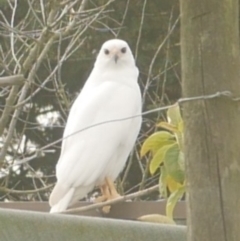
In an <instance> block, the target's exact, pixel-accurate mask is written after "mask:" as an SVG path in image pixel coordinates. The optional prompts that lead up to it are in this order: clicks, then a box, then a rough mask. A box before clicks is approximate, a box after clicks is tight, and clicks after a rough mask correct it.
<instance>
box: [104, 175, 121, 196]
mask: <svg viewBox="0 0 240 241" xmlns="http://www.w3.org/2000/svg"><path fill="white" fill-rule="evenodd" d="M105 182H106V185H107V186H108V190H109V192H110V196H109V199H108V200H112V199H115V198H118V197H120V195H119V193H118V192H117V190H116V188H115V185H114V182H113V181H112V180H111V179H110V178H109V177H106V179H105Z"/></svg>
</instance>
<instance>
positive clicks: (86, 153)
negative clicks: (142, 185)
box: [57, 81, 141, 187]
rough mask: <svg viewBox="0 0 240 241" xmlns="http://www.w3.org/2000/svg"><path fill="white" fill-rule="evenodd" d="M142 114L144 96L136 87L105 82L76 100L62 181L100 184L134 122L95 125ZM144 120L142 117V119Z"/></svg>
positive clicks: (60, 167) (63, 155)
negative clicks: (86, 96)
mask: <svg viewBox="0 0 240 241" xmlns="http://www.w3.org/2000/svg"><path fill="white" fill-rule="evenodd" d="M140 111H141V95H140V90H139V87H138V85H137V83H136V85H134V86H132V87H129V86H127V85H123V84H118V83H117V82H110V81H105V82H104V83H102V84H100V85H99V86H98V87H96V88H94V89H93V90H92V93H89V96H88V98H81V94H80V96H79V98H78V99H77V100H76V101H75V103H74V105H73V107H72V109H71V111H70V115H69V119H68V121H67V126H66V129H65V133H64V136H65V137H67V136H68V135H71V134H73V133H76V132H77V134H74V135H71V136H70V137H69V138H66V139H64V141H63V149H62V153H61V156H60V160H59V163H58V165H57V179H58V182H60V183H64V184H65V185H67V186H69V187H78V186H80V185H83V186H87V185H90V184H92V183H94V182H96V181H97V179H98V178H99V176H100V175H101V173H102V172H103V171H104V168H105V167H106V165H108V162H109V160H111V157H112V156H113V155H114V150H116V149H117V147H118V146H119V145H120V144H121V142H123V141H124V139H125V138H127V136H128V133H129V132H131V128H132V125H131V123H132V121H133V119H128V120H124V121H117V122H110V123H105V124H101V125H97V126H94V127H93V128H89V129H85V130H84V131H81V130H82V129H84V128H87V127H89V126H91V125H96V124H98V123H102V122H106V121H111V120H114V119H120V118H126V117H129V116H133V115H136V114H139V113H140ZM139 118H141V117H139Z"/></svg>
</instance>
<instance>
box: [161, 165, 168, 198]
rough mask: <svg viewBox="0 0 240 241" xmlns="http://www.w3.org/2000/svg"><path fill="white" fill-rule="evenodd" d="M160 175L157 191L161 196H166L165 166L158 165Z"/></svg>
mask: <svg viewBox="0 0 240 241" xmlns="http://www.w3.org/2000/svg"><path fill="white" fill-rule="evenodd" d="M160 173H161V174H160V176H159V193H160V194H161V196H162V197H164V198H167V176H168V175H167V171H166V168H165V166H161V167H160Z"/></svg>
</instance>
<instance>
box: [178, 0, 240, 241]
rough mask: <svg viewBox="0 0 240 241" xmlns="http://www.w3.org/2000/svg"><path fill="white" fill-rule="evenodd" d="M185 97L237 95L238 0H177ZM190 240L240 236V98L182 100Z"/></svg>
mask: <svg viewBox="0 0 240 241" xmlns="http://www.w3.org/2000/svg"><path fill="white" fill-rule="evenodd" d="M181 14H182V19H181V51H182V77H183V97H193V96H201V95H209V94H214V93H216V92H218V91H225V90H229V91H231V92H232V93H233V95H235V96H240V78H239V77H240V72H239V68H240V60H239V26H238V0H221V1H219V0H181ZM183 117H184V123H185V155H186V158H185V159H186V173H187V180H188V183H187V185H188V191H189V194H188V208H187V209H188V240H189V241H200V240H201V241H215V240H217V241H239V240H240V102H236V101H235V102H234V101H232V100H230V99H228V98H225V97H219V98H215V99H211V100H200V101H192V102H188V103H185V104H184V105H183Z"/></svg>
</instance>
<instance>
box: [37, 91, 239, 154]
mask: <svg viewBox="0 0 240 241" xmlns="http://www.w3.org/2000/svg"><path fill="white" fill-rule="evenodd" d="M219 97H228V98H229V99H230V100H232V101H239V100H240V97H239V98H238V97H237V98H236V97H234V96H233V94H232V92H230V91H221V92H216V93H215V94H211V95H202V96H195V97H188V98H181V99H179V100H178V101H177V102H176V103H174V104H172V105H167V106H163V107H159V108H156V109H152V110H149V111H145V112H143V113H141V114H139V115H133V116H129V117H125V118H120V119H114V120H108V121H103V122H99V123H96V124H94V125H90V126H87V127H85V128H83V129H80V130H78V131H76V132H74V133H72V134H69V135H67V136H65V137H63V138H60V139H58V140H56V141H54V142H52V143H50V144H48V145H46V146H44V147H42V148H40V149H39V151H41V150H45V149H47V148H49V147H51V146H53V145H55V144H57V143H59V142H61V141H62V140H64V139H66V138H68V137H70V136H72V135H75V134H77V133H80V132H83V131H86V130H88V129H91V128H93V127H96V126H100V125H104V124H108V123H112V122H119V121H125V120H129V119H133V118H137V117H140V116H145V115H148V114H152V113H155V112H158V111H163V110H167V109H169V108H171V107H173V106H175V105H176V104H177V103H178V104H179V105H181V104H183V103H185V102H190V101H196V100H209V99H214V98H219Z"/></svg>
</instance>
